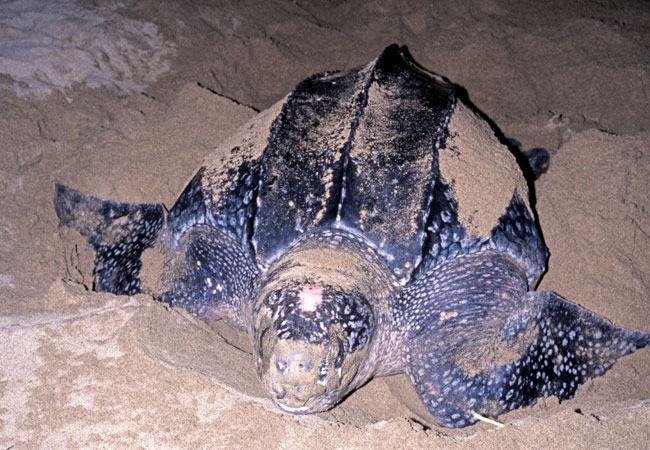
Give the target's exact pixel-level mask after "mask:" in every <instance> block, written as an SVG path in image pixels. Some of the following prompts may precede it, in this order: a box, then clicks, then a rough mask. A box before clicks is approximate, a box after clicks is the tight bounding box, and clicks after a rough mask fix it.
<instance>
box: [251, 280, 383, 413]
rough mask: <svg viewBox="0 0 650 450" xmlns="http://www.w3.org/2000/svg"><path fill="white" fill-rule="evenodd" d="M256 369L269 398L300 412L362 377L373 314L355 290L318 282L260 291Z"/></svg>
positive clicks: (329, 402)
mask: <svg viewBox="0 0 650 450" xmlns="http://www.w3.org/2000/svg"><path fill="white" fill-rule="evenodd" d="M254 327H255V328H254V333H253V336H254V346H255V352H256V354H257V371H258V374H259V376H260V378H261V379H262V382H263V383H264V385H265V386H266V388H267V389H268V392H269V394H270V396H271V399H272V400H273V402H274V403H275V404H276V405H277V406H279V407H280V408H281V409H283V410H284V411H287V412H290V413H293V414H306V413H312V412H318V411H324V410H327V409H329V408H330V407H332V406H333V405H334V404H335V403H337V402H338V401H339V400H341V398H342V397H343V396H344V395H345V394H347V393H348V392H349V391H350V390H351V389H352V388H354V387H356V385H357V384H358V383H359V382H361V381H364V380H363V378H364V374H362V373H360V371H361V372H363V371H364V363H365V362H366V360H367V359H368V355H369V353H370V351H369V349H370V341H371V339H372V335H373V331H374V318H373V312H372V309H371V307H370V305H369V303H368V301H367V300H366V299H365V298H364V297H363V296H362V295H360V294H356V293H354V292H353V293H348V292H341V291H340V290H337V289H336V288H333V287H332V286H327V285H323V284H318V283H310V282H302V283H288V284H285V285H284V286H282V287H280V288H278V286H277V285H276V286H275V288H274V289H269V290H265V292H263V293H262V294H261V298H258V302H257V306H256V308H255V322H254Z"/></svg>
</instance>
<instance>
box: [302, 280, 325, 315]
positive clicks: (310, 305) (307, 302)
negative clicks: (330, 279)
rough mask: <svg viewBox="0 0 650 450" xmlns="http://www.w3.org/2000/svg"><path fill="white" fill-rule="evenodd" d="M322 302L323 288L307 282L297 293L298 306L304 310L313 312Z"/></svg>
mask: <svg viewBox="0 0 650 450" xmlns="http://www.w3.org/2000/svg"><path fill="white" fill-rule="evenodd" d="M321 303H323V288H322V286H316V285H313V284H308V285H306V286H303V288H302V289H301V290H300V292H299V293H298V308H300V310H301V311H304V312H314V311H316V309H318V307H319V306H320V304H321Z"/></svg>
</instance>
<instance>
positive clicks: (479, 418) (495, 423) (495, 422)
mask: <svg viewBox="0 0 650 450" xmlns="http://www.w3.org/2000/svg"><path fill="white" fill-rule="evenodd" d="M472 417H474V418H475V419H476V420H480V421H481V422H485V423H489V424H492V425H494V426H496V427H497V428H503V427H505V425H504V424H502V423H501V422H497V421H496V420H494V419H490V418H489V417H485V416H482V415H480V414H477V413H475V412H473V413H472Z"/></svg>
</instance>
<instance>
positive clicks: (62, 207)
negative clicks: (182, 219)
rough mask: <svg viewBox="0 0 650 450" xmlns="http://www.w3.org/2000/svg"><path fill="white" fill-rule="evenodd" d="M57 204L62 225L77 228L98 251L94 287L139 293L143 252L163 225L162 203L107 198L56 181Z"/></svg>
mask: <svg viewBox="0 0 650 450" xmlns="http://www.w3.org/2000/svg"><path fill="white" fill-rule="evenodd" d="M54 207H55V208H56V214H57V216H59V220H60V225H61V226H67V227H71V228H74V229H75V230H77V231H78V232H79V233H80V234H81V235H82V236H83V237H84V238H85V239H86V241H87V242H88V244H89V245H90V247H91V248H92V249H93V250H94V251H95V267H94V270H93V275H94V278H95V281H94V289H95V290H96V291H103V292H112V293H114V294H118V295H133V294H135V293H137V292H139V290H140V278H139V273H140V269H141V267H142V261H141V256H142V252H143V251H144V250H145V249H146V248H148V247H152V246H153V245H154V243H155V241H156V238H157V236H158V233H159V232H160V229H161V228H162V226H163V222H164V212H163V208H162V206H161V205H156V204H150V203H121V202H115V201H111V200H104V199H101V198H97V197H93V196H92V195H88V194H84V193H83V192H80V191H77V190H75V189H71V188H69V187H67V186H63V185H61V184H57V185H56V186H55V193H54Z"/></svg>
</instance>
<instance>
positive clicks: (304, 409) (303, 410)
mask: <svg viewBox="0 0 650 450" xmlns="http://www.w3.org/2000/svg"><path fill="white" fill-rule="evenodd" d="M318 400H319V399H309V402H308V403H317V404H318V405H319V407H318V408H315V407H313V406H289V405H287V404H285V403H282V402H281V401H278V400H276V399H275V398H271V401H272V402H273V404H274V405H275V406H277V407H278V408H280V409H281V410H282V411H284V412H287V413H290V414H312V413H315V412H320V411H325V410H328V409H329V408H330V407H331V406H332V402H325V404H322V403H321V402H319V401H318Z"/></svg>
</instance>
